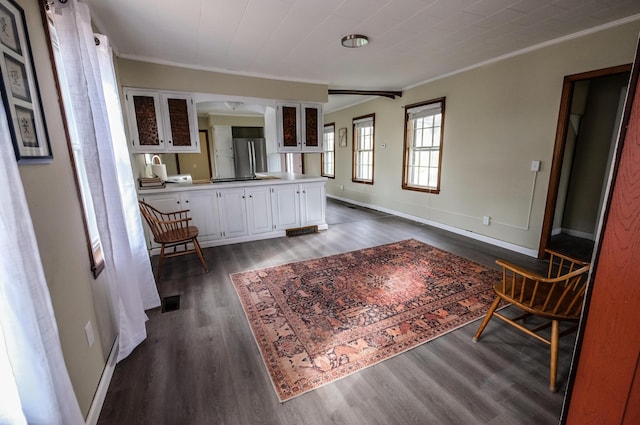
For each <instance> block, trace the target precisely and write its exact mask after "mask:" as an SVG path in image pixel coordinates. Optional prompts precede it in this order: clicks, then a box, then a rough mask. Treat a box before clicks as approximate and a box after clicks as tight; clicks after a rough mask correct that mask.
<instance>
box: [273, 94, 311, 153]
mask: <svg viewBox="0 0 640 425" xmlns="http://www.w3.org/2000/svg"><path fill="white" fill-rule="evenodd" d="M322 120H323V118H322V105H320V104H314V103H293V102H281V103H278V104H277V105H276V129H277V139H278V151H279V152H302V153H305V152H322V138H323V121H322Z"/></svg>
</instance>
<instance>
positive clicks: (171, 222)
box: [138, 201, 191, 241]
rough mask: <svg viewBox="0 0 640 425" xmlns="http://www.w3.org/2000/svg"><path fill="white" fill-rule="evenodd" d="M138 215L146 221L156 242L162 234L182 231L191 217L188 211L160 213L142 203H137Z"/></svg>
mask: <svg viewBox="0 0 640 425" xmlns="http://www.w3.org/2000/svg"><path fill="white" fill-rule="evenodd" d="M138 205H139V206H140V213H141V214H142V216H143V217H144V219H145V220H146V221H147V224H148V225H149V229H151V233H153V238H154V239H155V240H156V241H157V240H159V238H160V237H161V235H162V234H163V233H166V232H169V231H175V230H180V229H184V228H186V227H187V226H188V223H189V220H191V217H189V216H188V214H189V210H180V211H172V212H162V211H159V210H157V209H155V208H154V207H152V206H151V205H149V204H147V203H146V202H144V201H138Z"/></svg>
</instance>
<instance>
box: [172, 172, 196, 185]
mask: <svg viewBox="0 0 640 425" xmlns="http://www.w3.org/2000/svg"><path fill="white" fill-rule="evenodd" d="M166 182H167V183H182V184H191V183H192V180H191V174H174V175H172V176H167V180H166Z"/></svg>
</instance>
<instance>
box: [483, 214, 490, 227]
mask: <svg viewBox="0 0 640 425" xmlns="http://www.w3.org/2000/svg"><path fill="white" fill-rule="evenodd" d="M489 223H491V217H489V216H488V215H485V216H484V217H482V224H484V225H485V226H488V225H489Z"/></svg>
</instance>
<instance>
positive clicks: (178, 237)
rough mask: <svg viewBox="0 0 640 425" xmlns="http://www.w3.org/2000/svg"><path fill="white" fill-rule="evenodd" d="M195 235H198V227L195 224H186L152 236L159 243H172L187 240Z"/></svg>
mask: <svg viewBox="0 0 640 425" xmlns="http://www.w3.org/2000/svg"><path fill="white" fill-rule="evenodd" d="M196 236H198V228H197V227H195V226H188V227H182V228H179V229H173V230H168V231H166V232H163V233H161V234H159V235H158V236H157V237H156V238H154V240H155V241H156V242H157V243H160V244H162V243H164V244H172V243H180V242H184V241H189V240H190V239H193V238H195V237H196Z"/></svg>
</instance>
